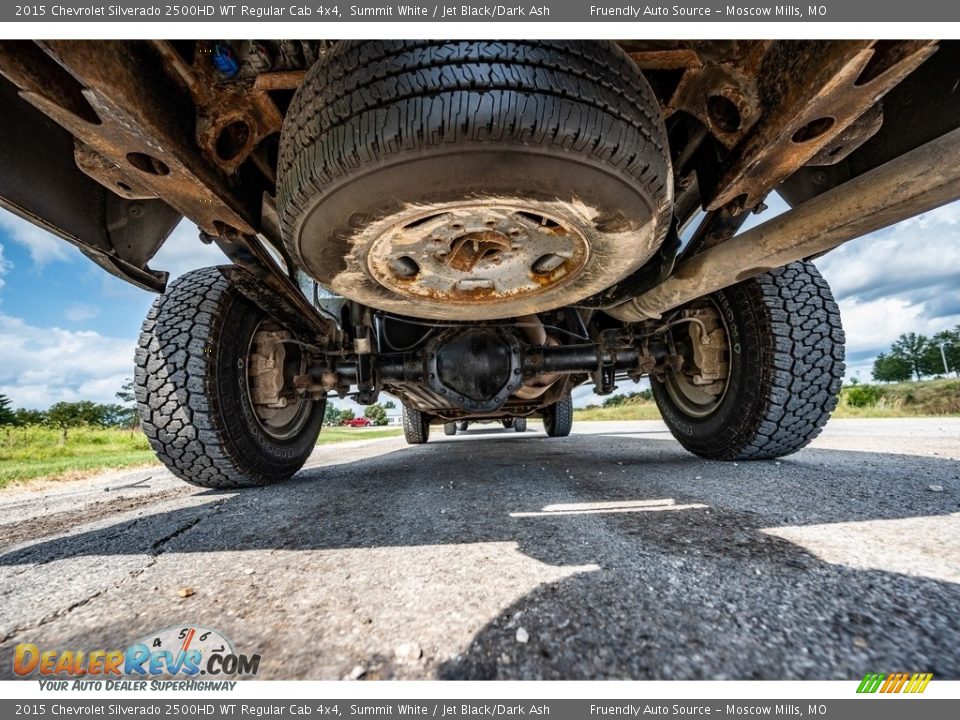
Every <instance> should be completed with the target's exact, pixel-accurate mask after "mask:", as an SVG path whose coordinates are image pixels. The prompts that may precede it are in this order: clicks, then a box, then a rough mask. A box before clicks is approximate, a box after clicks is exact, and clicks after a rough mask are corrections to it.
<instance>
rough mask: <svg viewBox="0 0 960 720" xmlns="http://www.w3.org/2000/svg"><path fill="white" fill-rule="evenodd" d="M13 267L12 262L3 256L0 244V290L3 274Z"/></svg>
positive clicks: (2, 283) (0, 288)
mask: <svg viewBox="0 0 960 720" xmlns="http://www.w3.org/2000/svg"><path fill="white" fill-rule="evenodd" d="M12 268H13V263H12V262H10V261H9V260H7V259H6V258H5V257H4V256H3V245H0V290H2V289H3V285H4V281H3V276H4V275H6V274H7V273H8V272H10V270H11V269H12Z"/></svg>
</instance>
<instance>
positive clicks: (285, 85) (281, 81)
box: [253, 70, 307, 92]
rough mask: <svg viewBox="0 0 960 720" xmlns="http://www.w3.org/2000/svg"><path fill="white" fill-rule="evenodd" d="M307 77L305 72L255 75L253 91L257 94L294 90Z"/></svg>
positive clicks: (286, 71) (290, 71) (292, 71)
mask: <svg viewBox="0 0 960 720" xmlns="http://www.w3.org/2000/svg"><path fill="white" fill-rule="evenodd" d="M306 75H307V71H306V70H278V71H276V72H265V73H260V74H259V75H257V77H256V79H255V80H254V81H253V89H254V90H256V91H259V92H271V91H274V90H296V89H297V88H298V87H300V83H302V82H303V78H305V77H306Z"/></svg>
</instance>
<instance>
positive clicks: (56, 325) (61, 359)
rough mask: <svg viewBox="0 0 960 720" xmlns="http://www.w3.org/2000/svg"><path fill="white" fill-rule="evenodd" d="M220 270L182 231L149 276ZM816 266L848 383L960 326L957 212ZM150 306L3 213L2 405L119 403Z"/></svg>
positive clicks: (905, 227) (216, 259) (934, 215)
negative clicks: (837, 314)
mask: <svg viewBox="0 0 960 720" xmlns="http://www.w3.org/2000/svg"><path fill="white" fill-rule="evenodd" d="M768 204H769V205H770V208H769V209H768V210H767V211H766V212H765V213H763V214H762V215H759V216H754V217H751V219H750V223H751V224H756V223H758V222H762V221H765V220H767V219H769V218H771V217H773V216H774V215H775V214H778V213H779V212H782V211H783V210H784V209H786V206H785V205H784V203H783V202H782V201H781V200H779V198H776V199H773V200H770V201H768ZM224 261H225V258H224V256H223V255H222V254H221V253H220V251H219V250H218V249H217V248H216V247H215V246H212V245H204V244H203V243H201V242H200V240H199V238H198V233H197V229H196V227H194V226H193V225H192V224H190V223H188V222H186V221H185V222H182V223H181V224H180V225H179V226H178V227H177V229H176V230H174V232H173V234H172V235H171V237H170V238H169V239H168V241H167V242H166V244H165V245H164V246H163V247H162V248H161V249H160V251H159V252H158V253H157V255H156V257H155V258H154V259H153V260H152V261H151V263H150V264H151V267H153V268H155V269H158V270H167V271H168V272H170V275H171V278H173V277H176V276H178V275H181V274H182V273H184V272H187V271H189V270H191V269H193V268H198V267H205V266H208V265H216V264H219V263H221V262H224ZM816 264H817V266H818V267H819V268H820V271H821V272H822V273H823V275H824V276H825V277H826V279H827V281H828V282H829V283H830V285H831V287H832V288H833V292H834V295H835V296H836V298H837V300H838V302H839V304H840V309H841V316H842V320H843V326H844V329H845V331H846V335H847V366H848V371H847V377H848V378H853V377H858V378H859V379H860V380H862V381H869V379H870V368H871V366H872V361H873V358H874V357H875V356H876V354H877V353H878V352H883V351H884V350H886V349H887V348H888V347H889V346H890V343H892V342H893V341H894V340H896V338H897V336H899V335H900V334H901V333H904V332H911V331H912V332H920V333H924V334H928V335H931V334H933V333H935V332H938V331H940V330H944V329H948V328H952V327H954V326H956V325H960V202H958V203H954V204H952V205H948V206H945V207H943V208H940V209H938V210H934V211H932V212H929V213H926V214H924V215H921V216H919V217H916V218H913V219H911V220H907V221H905V222H903V223H900V224H899V225H896V226H893V227H890V228H887V229H885V230H881V231H879V232H876V233H873V234H872V235H868V236H865V237H863V238H860V239H858V240H854V241H851V242H849V243H847V244H846V245H844V246H842V247H840V248H839V249H837V250H834V251H832V252H831V253H829V254H827V255H826V256H824V257H823V258H821V259H819V260H817V261H816ZM154 297H155V296H154V295H153V294H151V293H149V292H146V291H144V290H140V289H138V288H135V287H133V286H132V285H128V284H127V283H125V282H124V281H122V280H120V279H118V278H115V277H114V276H112V275H110V274H108V273H107V272H105V271H104V270H101V269H100V268H99V267H98V266H97V265H94V264H93V263H92V262H90V261H89V260H87V259H86V258H85V257H84V256H83V255H81V254H80V252H79V251H78V250H76V249H75V248H74V247H73V246H72V245H70V244H68V243H66V242H64V241H63V240H60V239H59V238H57V237H54V236H53V235H50V234H49V233H47V232H46V231H44V230H40V229H39V228H36V227H34V226H33V225H31V224H29V223H27V222H26V221H24V220H21V219H20V218H18V217H16V216H14V215H12V214H10V213H7V212H6V211H4V210H0V393H3V394H5V395H7V396H8V397H10V399H11V401H12V405H13V406H14V407H27V408H38V409H45V408H47V407H49V406H50V405H51V404H53V403H54V402H57V401H60V400H67V401H75V400H93V401H95V402H114V401H115V398H114V393H115V392H117V390H119V389H120V387H121V385H123V383H124V382H125V381H126V380H127V379H128V378H130V377H131V376H132V374H133V350H134V347H135V345H136V340H137V335H138V333H139V329H140V323H141V322H142V321H143V318H144V316H145V315H146V313H147V309H148V308H149V307H150V303H151V302H152V301H153V299H154ZM619 389H620V391H629V390H631V389H633V388H632V387H626V386H621V387H620V388H619ZM593 400H594V396H593V395H592V391H591V390H590V389H588V388H583V389H580V390H578V392H576V393H575V402H576V404H577V405H583V404H586V403H587V402H591V401H593Z"/></svg>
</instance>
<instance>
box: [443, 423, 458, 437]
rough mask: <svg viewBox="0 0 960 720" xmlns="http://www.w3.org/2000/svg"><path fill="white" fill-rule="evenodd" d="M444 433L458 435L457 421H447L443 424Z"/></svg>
mask: <svg viewBox="0 0 960 720" xmlns="http://www.w3.org/2000/svg"><path fill="white" fill-rule="evenodd" d="M443 434H444V435H456V434H457V424H456V423H455V422H446V423H444V424H443Z"/></svg>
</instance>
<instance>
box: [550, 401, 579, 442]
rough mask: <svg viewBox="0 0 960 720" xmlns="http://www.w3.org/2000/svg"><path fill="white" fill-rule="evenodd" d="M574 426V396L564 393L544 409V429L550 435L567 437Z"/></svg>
mask: <svg viewBox="0 0 960 720" xmlns="http://www.w3.org/2000/svg"><path fill="white" fill-rule="evenodd" d="M572 428H573V398H571V397H570V396H569V395H564V396H563V397H562V398H560V399H559V400H557V401H556V402H555V403H554V404H553V405H551V406H549V407H548V408H546V409H545V410H544V411H543V429H544V430H546V431H547V435H549V436H550V437H566V436H567V435H569V434H570V430H571V429H572Z"/></svg>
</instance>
